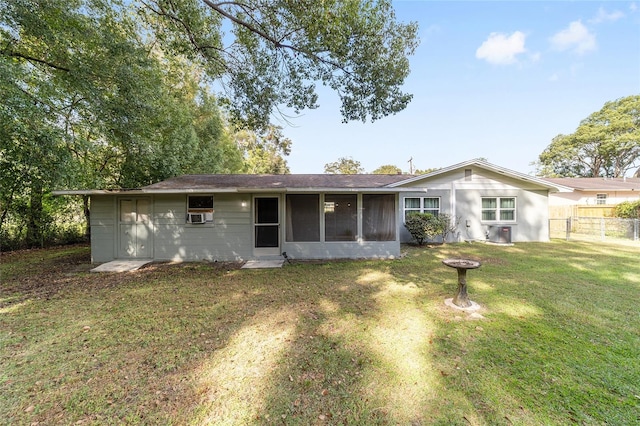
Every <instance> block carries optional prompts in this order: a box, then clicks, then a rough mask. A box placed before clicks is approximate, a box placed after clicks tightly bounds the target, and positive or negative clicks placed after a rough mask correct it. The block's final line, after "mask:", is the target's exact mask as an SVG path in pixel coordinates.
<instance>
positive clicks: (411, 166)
mask: <svg viewBox="0 0 640 426" xmlns="http://www.w3.org/2000/svg"><path fill="white" fill-rule="evenodd" d="M407 163H409V174H410V175H412V174H413V157H411V158H409V161H407Z"/></svg>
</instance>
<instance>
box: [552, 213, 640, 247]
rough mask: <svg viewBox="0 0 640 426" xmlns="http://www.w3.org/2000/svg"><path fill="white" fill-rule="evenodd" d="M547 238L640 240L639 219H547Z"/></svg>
mask: <svg viewBox="0 0 640 426" xmlns="http://www.w3.org/2000/svg"><path fill="white" fill-rule="evenodd" d="M549 236H550V237H551V238H565V239H567V240H572V239H575V240H599V241H605V240H627V241H639V240H640V219H620V218H614V217H584V216H583V217H567V218H564V219H562V218H551V219H549Z"/></svg>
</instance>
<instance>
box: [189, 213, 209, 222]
mask: <svg viewBox="0 0 640 426" xmlns="http://www.w3.org/2000/svg"><path fill="white" fill-rule="evenodd" d="M205 222H206V219H205V217H204V214H202V213H189V223H205Z"/></svg>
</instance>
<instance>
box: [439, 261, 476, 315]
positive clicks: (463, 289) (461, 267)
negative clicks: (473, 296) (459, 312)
mask: <svg viewBox="0 0 640 426" xmlns="http://www.w3.org/2000/svg"><path fill="white" fill-rule="evenodd" d="M442 263H443V264H445V265H446V266H448V267H450V268H455V269H456V270H457V271H458V292H457V293H456V295H455V297H454V298H453V304H454V305H455V306H457V307H458V308H463V309H464V308H471V307H473V305H474V303H473V302H472V301H471V300H469V296H468V294H467V270H468V269H476V268H479V267H480V262H477V261H475V260H468V259H445V260H443V261H442Z"/></svg>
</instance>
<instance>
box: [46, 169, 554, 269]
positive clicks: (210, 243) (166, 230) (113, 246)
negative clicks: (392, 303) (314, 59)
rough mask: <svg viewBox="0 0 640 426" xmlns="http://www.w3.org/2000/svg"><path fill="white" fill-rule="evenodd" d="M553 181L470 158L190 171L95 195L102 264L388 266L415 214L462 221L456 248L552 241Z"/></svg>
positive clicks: (95, 254) (95, 256) (95, 244)
mask: <svg viewBox="0 0 640 426" xmlns="http://www.w3.org/2000/svg"><path fill="white" fill-rule="evenodd" d="M557 190H558V187H557V186H556V185H554V184H552V183H549V182H547V181H544V180H541V179H538V178H535V177H531V176H528V175H524V174H521V173H518V172H514V171H512V170H508V169H505V168H502V167H498V166H495V165H492V164H489V163H486V162H484V161H479V160H471V161H467V162H464V163H460V164H456V165H454V166H451V167H447V168H444V169H440V170H437V171H435V172H432V173H428V174H425V175H421V176H410V175H332V174H321V175H185V176H180V177H176V178H172V179H167V180H165V181H163V182H159V183H155V184H153V185H149V186H145V187H142V188H139V189H134V190H115V191H112V190H80V191H75V190H69V191H56V192H54V194H56V195H89V196H90V198H91V254H92V261H93V262H106V261H110V260H114V259H130V258H145V259H155V260H184V261H197V260H204V259H208V260H221V261H224V260H247V259H256V258H274V257H280V256H282V253H284V252H286V253H287V256H288V257H290V258H298V259H325V258H378V257H381V258H382V257H385V258H386V257H396V256H399V255H400V244H401V242H409V241H411V236H410V235H409V233H408V232H407V231H406V229H405V228H404V226H403V223H404V218H405V217H406V216H407V215H408V214H410V213H411V212H431V213H434V214H440V213H447V214H450V215H451V216H452V217H454V218H458V219H459V220H460V222H459V226H458V229H457V231H456V232H455V233H454V234H455V235H452V237H451V239H452V241H462V240H483V241H484V240H486V239H492V240H496V241H500V240H501V241H505V242H506V241H508V242H511V241H513V242H519V241H548V239H549V227H548V222H549V221H548V194H549V192H551V191H557Z"/></svg>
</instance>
